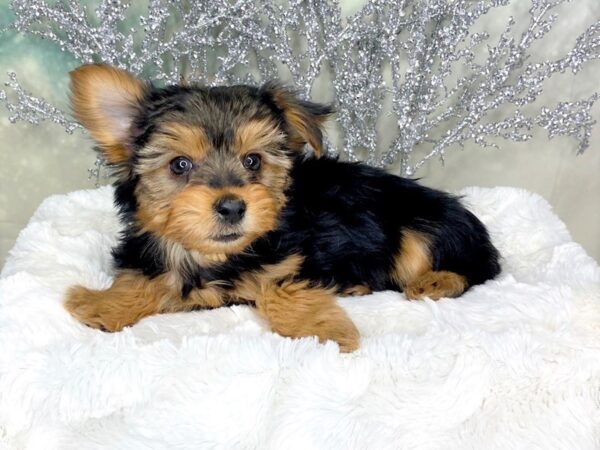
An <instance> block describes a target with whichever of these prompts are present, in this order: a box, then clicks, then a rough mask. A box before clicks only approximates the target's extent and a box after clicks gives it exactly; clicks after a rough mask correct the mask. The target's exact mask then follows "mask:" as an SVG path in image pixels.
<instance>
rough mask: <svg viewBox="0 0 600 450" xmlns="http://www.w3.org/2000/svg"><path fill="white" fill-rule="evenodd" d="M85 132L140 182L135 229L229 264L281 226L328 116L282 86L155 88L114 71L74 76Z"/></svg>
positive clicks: (96, 69)
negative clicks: (299, 164) (297, 175)
mask: <svg viewBox="0 0 600 450" xmlns="http://www.w3.org/2000/svg"><path fill="white" fill-rule="evenodd" d="M71 93H72V95H71V102H72V107H73V111H74V113H75V116H76V117H77V119H78V120H79V121H80V122H81V124H82V125H83V126H84V127H85V128H87V129H88V130H89V132H90V134H91V135H92V137H93V138H94V139H95V140H96V142H97V143H98V145H99V147H100V149H101V151H102V152H103V154H104V157H105V159H106V160H107V161H108V163H109V164H110V165H111V166H112V167H114V168H115V172H116V174H117V177H118V180H117V182H118V183H134V184H135V188H134V195H135V201H136V208H135V217H134V218H135V220H136V222H137V223H136V226H137V227H138V228H139V229H140V231H142V232H150V233H152V234H154V235H155V236H157V237H159V238H160V239H163V240H165V242H170V243H177V244H179V245H181V246H182V247H183V248H184V249H186V250H195V251H198V252H200V253H201V254H205V255H211V254H215V255H223V254H224V255H229V254H235V253H238V252H240V251H241V250H243V249H244V248H245V247H246V246H248V245H249V244H250V243H251V242H252V241H253V240H254V239H256V238H257V237H259V236H261V235H263V234H265V233H267V232H268V231H270V230H272V229H274V228H275V227H276V226H277V219H278V215H279V212H280V210H281V208H282V207H283V205H284V204H285V201H286V198H285V190H286V188H287V187H288V186H289V183H290V179H289V170H290V168H291V165H292V162H293V160H294V158H296V157H297V155H298V154H299V153H300V152H302V151H303V149H304V146H305V144H308V145H310V146H311V147H312V148H313V150H314V152H315V153H316V154H317V155H319V154H320V152H321V146H322V132H321V126H322V125H323V122H324V121H325V119H326V117H327V115H328V114H330V112H331V111H330V109H329V108H328V107H326V106H322V105H318V104H314V103H310V102H305V101H301V100H299V99H297V98H296V97H295V96H294V95H293V93H292V92H290V91H289V90H286V89H285V88H282V87H281V86H278V85H275V84H267V85H265V86H263V87H262V88H254V87H250V86H233V87H218V88H204V87H190V86H181V87H180V86H171V87H168V88H165V89H157V88H154V87H152V86H151V85H149V84H146V83H144V82H142V81H140V80H137V79H136V78H134V77H133V76H132V75H130V74H129V73H127V72H125V71H122V70H119V69H115V68H113V67H110V66H106V65H86V66H82V67H80V68H79V69H77V70H75V71H73V72H72V73H71Z"/></svg>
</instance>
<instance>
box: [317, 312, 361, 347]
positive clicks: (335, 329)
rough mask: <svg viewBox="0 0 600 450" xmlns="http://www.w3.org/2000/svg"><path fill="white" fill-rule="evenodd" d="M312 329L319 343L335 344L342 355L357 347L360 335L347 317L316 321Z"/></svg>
mask: <svg viewBox="0 0 600 450" xmlns="http://www.w3.org/2000/svg"><path fill="white" fill-rule="evenodd" d="M344 316H345V314H344ZM313 329H314V334H315V335H316V336H318V338H319V341H321V342H324V341H335V342H337V344H338V345H339V346H340V351H341V352H342V353H351V352H353V351H355V350H357V349H358V347H359V343H360V334H359V332H358V329H357V328H356V326H355V325H354V323H353V322H352V321H351V320H350V319H349V318H348V317H347V316H346V317H343V318H327V319H324V320H322V321H318V322H316V323H315V324H314V325H313Z"/></svg>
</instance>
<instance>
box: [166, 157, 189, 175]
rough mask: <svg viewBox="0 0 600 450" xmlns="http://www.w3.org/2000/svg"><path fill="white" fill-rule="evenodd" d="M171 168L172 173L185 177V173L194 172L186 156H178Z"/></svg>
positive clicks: (170, 165)
mask: <svg viewBox="0 0 600 450" xmlns="http://www.w3.org/2000/svg"><path fill="white" fill-rule="evenodd" d="M169 167H171V172H173V173H174V174H175V175H183V174H184V173H188V172H189V171H190V170H192V167H193V164H192V162H191V161H190V160H189V159H188V158H186V157H185V156H178V157H177V158H175V159H174V160H172V161H171V163H170V164H169Z"/></svg>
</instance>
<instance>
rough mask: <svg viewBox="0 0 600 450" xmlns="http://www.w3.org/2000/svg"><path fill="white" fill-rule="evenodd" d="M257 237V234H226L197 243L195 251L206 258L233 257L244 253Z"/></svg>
mask: <svg viewBox="0 0 600 450" xmlns="http://www.w3.org/2000/svg"><path fill="white" fill-rule="evenodd" d="M257 237H258V235H256V234H255V233H231V232H226V233H221V234H216V235H213V236H211V237H209V238H205V239H203V240H202V242H196V246H195V247H196V248H195V249H196V250H197V251H199V252H200V253H202V254H204V255H206V256H210V255H219V254H221V255H223V254H224V255H228V256H231V255H235V254H239V253H242V252H243V251H244V249H245V248H246V247H248V246H249V245H250V244H251V243H252V242H253V241H254V240H255V239H256V238H257Z"/></svg>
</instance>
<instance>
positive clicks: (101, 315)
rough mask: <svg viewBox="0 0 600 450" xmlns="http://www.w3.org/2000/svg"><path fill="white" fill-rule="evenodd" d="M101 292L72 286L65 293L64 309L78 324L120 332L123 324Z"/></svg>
mask: <svg viewBox="0 0 600 450" xmlns="http://www.w3.org/2000/svg"><path fill="white" fill-rule="evenodd" d="M100 292H101V291H93V290H91V289H87V288H84V287H83V286H73V287H72V288H70V289H69V291H68V292H67V299H66V301H65V304H64V305H65V309H66V310H67V311H69V313H71V315H72V316H73V317H74V318H75V319H77V320H78V321H79V322H81V323H83V324H84V325H87V326H88V327H91V328H97V329H100V330H102V331H120V330H122V329H123V327H124V326H125V324H123V323H121V322H120V320H119V317H118V316H117V315H116V314H115V311H111V308H110V305H107V302H106V301H104V300H103V299H102V298H101V296H100V295H98V294H99V293H100Z"/></svg>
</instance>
